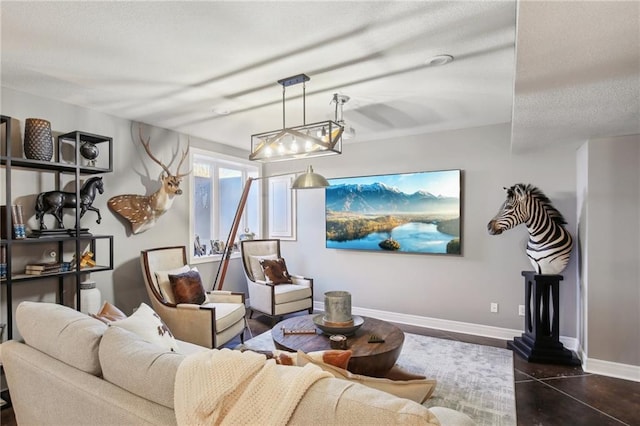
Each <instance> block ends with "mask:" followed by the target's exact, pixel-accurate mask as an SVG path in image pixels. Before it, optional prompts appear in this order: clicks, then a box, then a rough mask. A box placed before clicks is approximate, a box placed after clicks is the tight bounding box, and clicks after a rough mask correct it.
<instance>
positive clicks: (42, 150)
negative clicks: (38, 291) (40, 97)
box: [24, 118, 53, 161]
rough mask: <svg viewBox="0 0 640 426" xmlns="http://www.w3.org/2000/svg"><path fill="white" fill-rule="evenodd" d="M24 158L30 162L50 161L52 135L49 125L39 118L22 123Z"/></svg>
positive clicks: (51, 155) (28, 119)
mask: <svg viewBox="0 0 640 426" xmlns="http://www.w3.org/2000/svg"><path fill="white" fill-rule="evenodd" d="M24 156H25V157H27V158H29V159H31V160H42V161H51V158H52V157H53V135H52V134H51V123H49V122H48V121H47V120H43V119H41V118H27V119H26V120H25V123H24Z"/></svg>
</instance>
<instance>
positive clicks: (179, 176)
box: [176, 139, 191, 179]
mask: <svg viewBox="0 0 640 426" xmlns="http://www.w3.org/2000/svg"><path fill="white" fill-rule="evenodd" d="M189 148H191V140H190V139H187V150H186V151H185V150H182V158H181V159H180V163H178V168H177V169H176V178H178V179H181V178H183V177H184V176H187V175H188V174H189V173H191V170H189V171H188V172H187V173H180V168H181V167H182V163H183V162H184V159H185V158H187V155H188V154H189Z"/></svg>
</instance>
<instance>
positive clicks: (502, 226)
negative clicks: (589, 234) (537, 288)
mask: <svg viewBox="0 0 640 426" xmlns="http://www.w3.org/2000/svg"><path fill="white" fill-rule="evenodd" d="M504 189H506V190H507V199H506V200H505V202H504V203H503V204H502V207H500V211H499V212H498V213H497V214H496V215H495V216H494V218H493V219H491V221H490V222H489V223H488V224H487V229H488V230H489V234H491V235H500V234H501V233H502V232H503V231H507V230H509V229H511V228H514V227H515V226H517V225H519V224H521V223H524V224H525V225H526V226H527V230H528V231H529V241H528V242H527V250H526V252H527V257H528V258H529V261H530V262H531V264H532V265H533V267H534V268H535V270H536V273H537V274H549V275H555V274H559V273H560V272H562V271H563V270H564V269H565V268H566V266H567V264H568V263H569V259H570V257H571V250H572V248H573V240H572V238H571V234H569V232H567V230H566V229H565V228H564V225H565V224H566V223H567V222H566V221H565V220H564V217H563V216H562V214H561V213H560V212H559V211H558V210H557V209H556V208H555V207H553V206H552V205H551V201H549V198H547V196H546V195H544V194H543V193H542V191H540V190H539V189H538V188H536V187H535V186H533V185H529V184H527V185H525V184H523V183H518V184H516V185H513V186H512V187H511V188H508V189H507V188H504Z"/></svg>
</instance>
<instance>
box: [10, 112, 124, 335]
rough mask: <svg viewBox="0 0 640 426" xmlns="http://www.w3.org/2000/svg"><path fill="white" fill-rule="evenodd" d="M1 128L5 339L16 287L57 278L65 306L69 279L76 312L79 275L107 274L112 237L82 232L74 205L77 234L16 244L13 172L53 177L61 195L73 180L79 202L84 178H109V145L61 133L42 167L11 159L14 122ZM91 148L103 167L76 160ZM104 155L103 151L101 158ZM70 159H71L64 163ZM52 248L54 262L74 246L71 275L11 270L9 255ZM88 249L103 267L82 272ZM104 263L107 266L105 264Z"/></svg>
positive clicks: (93, 138) (100, 138) (89, 136)
mask: <svg viewBox="0 0 640 426" xmlns="http://www.w3.org/2000/svg"><path fill="white" fill-rule="evenodd" d="M0 119H1V125H2V126H4V128H5V135H6V137H5V140H4V148H5V155H0V165H2V166H3V167H4V169H5V197H4V200H0V202H4V205H6V206H7V214H6V215H5V217H4V220H5V223H4V229H5V230H6V235H4V236H3V237H2V239H0V245H2V246H4V247H5V248H6V253H7V275H6V277H5V278H2V279H0V283H1V284H2V285H3V286H5V287H6V294H7V300H6V309H7V324H6V329H7V339H11V338H13V300H12V296H13V295H12V287H13V286H14V285H18V284H25V283H28V282H37V281H41V280H44V279H51V278H55V279H57V281H58V296H57V297H58V303H64V282H65V279H72V280H74V283H75V296H76V304H75V305H76V309H78V310H80V309H81V306H80V304H81V297H80V281H81V274H86V273H92V272H99V271H108V270H112V269H113V236H111V235H94V234H87V233H83V232H81V229H80V208H79V206H78V205H76V208H75V214H76V222H75V229H69V231H70V232H67V233H62V234H61V235H54V236H41V237H40V238H34V237H33V236H28V238H26V239H15V238H14V237H13V233H12V223H11V208H10V206H11V205H12V204H13V203H12V201H13V198H12V180H11V175H12V172H13V171H14V170H15V169H23V170H33V171H42V172H52V173H54V174H55V175H56V177H57V179H56V181H57V189H60V186H61V185H62V177H63V176H64V175H66V176H72V177H73V180H74V182H75V186H76V189H75V191H76V200H77V201H78V202H79V201H80V187H81V185H80V182H81V179H82V177H83V176H89V175H96V174H103V173H110V172H112V171H113V139H112V138H111V137H107V136H100V135H95V134H92V133H87V132H82V131H78V130H76V131H73V132H70V133H65V134H62V135H59V136H58V137H57V149H56V150H55V155H54V158H53V161H40V160H31V159H26V158H22V157H16V156H14V155H13V153H12V146H11V145H12V144H11V135H12V132H11V127H12V118H11V117H8V116H4V115H1V116H0ZM85 142H91V143H93V144H95V145H97V146H100V147H101V148H104V147H106V152H104V154H103V156H104V155H108V159H106V160H104V157H103V159H101V162H100V163H99V164H98V165H97V166H94V165H86V164H82V158H81V155H80V146H81V144H82V143H85ZM69 146H71V147H72V149H71V150H70V153H69V155H65V153H64V152H63V148H65V147H69ZM102 152H103V149H101V153H102ZM65 157H70V158H65ZM100 241H103V242H104V243H105V244H107V245H108V249H107V253H100V254H99V253H98V247H97V243H98V242H100ZM52 243H53V244H54V245H55V246H56V247H57V249H56V253H57V258H58V259H59V261H61V260H62V254H63V252H64V249H65V245H69V244H70V245H73V247H74V249H73V253H74V254H75V268H74V269H73V270H71V271H65V272H56V273H49V274H43V275H27V274H24V273H21V272H19V271H16V270H15V268H14V266H13V265H14V264H15V262H14V259H13V253H14V252H15V249H16V248H17V247H20V248H23V247H26V249H27V251H33V252H35V251H36V250H37V248H38V246H41V245H43V244H48V245H49V246H50V245H51V244H52ZM87 243H88V245H89V250H90V251H91V252H93V253H94V260H98V259H99V260H100V261H101V262H103V263H101V264H96V266H93V267H84V268H81V266H80V263H81V260H82V259H81V257H82V254H83V253H82V249H83V246H84V245H86V244H87ZM105 257H106V258H108V260H107V261H105V260H106V259H105Z"/></svg>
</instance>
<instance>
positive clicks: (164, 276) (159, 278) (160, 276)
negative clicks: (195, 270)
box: [155, 265, 191, 303]
mask: <svg viewBox="0 0 640 426" xmlns="http://www.w3.org/2000/svg"><path fill="white" fill-rule="evenodd" d="M190 269H191V268H189V265H184V266H181V267H179V268H176V269H170V270H168V271H156V272H155V276H156V282H157V283H158V289H159V290H160V295H161V296H162V297H163V298H164V300H166V301H167V302H169V303H176V302H175V299H174V298H173V292H172V291H171V282H170V281H169V275H177V274H182V273H184V272H187V271H188V270H190Z"/></svg>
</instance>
